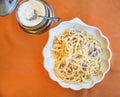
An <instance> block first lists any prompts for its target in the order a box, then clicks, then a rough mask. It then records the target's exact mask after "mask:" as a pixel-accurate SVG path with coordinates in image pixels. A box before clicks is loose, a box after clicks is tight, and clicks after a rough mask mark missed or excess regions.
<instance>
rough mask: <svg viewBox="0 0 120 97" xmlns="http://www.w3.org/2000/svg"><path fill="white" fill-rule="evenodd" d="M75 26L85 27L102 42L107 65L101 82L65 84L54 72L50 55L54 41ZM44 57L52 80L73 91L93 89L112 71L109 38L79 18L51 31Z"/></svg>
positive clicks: (95, 80)
mask: <svg viewBox="0 0 120 97" xmlns="http://www.w3.org/2000/svg"><path fill="white" fill-rule="evenodd" d="M74 25H80V26H82V27H84V28H85V29H86V30H87V32H88V33H89V34H92V35H94V36H95V37H96V38H97V39H98V40H99V41H101V42H102V48H103V52H104V56H103V59H104V64H105V66H106V68H104V67H103V68H104V69H103V70H104V73H103V76H102V77H101V78H100V79H99V80H97V79H94V80H93V82H92V83H88V84H84V83H83V84H79V85H75V84H66V83H65V82H63V81H61V80H60V79H58V78H57V77H56V76H55V74H54V71H53V64H54V63H53V58H52V56H51V53H50V50H51V48H52V44H53V40H54V38H55V36H57V35H59V34H60V33H61V32H63V31H64V30H65V29H67V28H71V27H73V26H74ZM43 56H44V67H45V69H46V70H47V71H48V73H49V76H50V78H51V79H52V80H54V81H56V82H58V83H59V85H60V86H62V87H64V88H71V89H73V90H80V89H83V88H84V89H88V88H91V87H93V86H94V85H95V84H96V83H98V82H100V81H102V80H103V78H104V76H105V74H106V73H107V72H108V71H109V69H110V60H111V57H112V52H111V50H110V42H109V40H108V38H107V37H105V36H104V35H103V34H102V32H101V31H100V29H98V28H97V27H94V26H90V25H87V24H85V23H84V22H82V21H81V20H80V19H79V18H74V19H72V20H70V21H65V22H62V23H60V24H59V25H58V26H57V27H55V28H52V29H51V30H50V31H49V40H48V42H47V44H46V46H45V48H44V49H43Z"/></svg>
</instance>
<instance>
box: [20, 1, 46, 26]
mask: <svg viewBox="0 0 120 97" xmlns="http://www.w3.org/2000/svg"><path fill="white" fill-rule="evenodd" d="M34 10H36V13H37V15H42V16H44V15H45V7H44V5H43V4H42V3H41V2H40V1H37V0H29V1H27V2H24V3H22V4H21V5H20V6H19V8H18V18H19V20H20V22H21V23H22V24H23V25H25V26H29V27H32V26H35V25H37V24H39V23H40V22H41V21H42V20H43V18H40V17H36V18H35V19H33V20H29V18H31V17H33V15H34Z"/></svg>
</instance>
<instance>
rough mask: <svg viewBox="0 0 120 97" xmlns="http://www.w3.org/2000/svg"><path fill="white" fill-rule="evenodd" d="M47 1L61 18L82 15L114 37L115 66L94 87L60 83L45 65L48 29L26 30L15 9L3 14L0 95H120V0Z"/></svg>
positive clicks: (1, 19)
mask: <svg viewBox="0 0 120 97" xmlns="http://www.w3.org/2000/svg"><path fill="white" fill-rule="evenodd" d="M46 1H47V2H48V3H49V4H51V5H52V7H53V9H54V11H55V15H56V16H59V17H60V18H61V21H64V20H70V19H72V18H74V17H79V18H80V19H82V20H83V21H84V22H85V23H87V24H89V25H94V26H97V27H99V28H100V29H101V30H102V32H103V34H104V35H106V36H107V37H108V38H109V40H110V47H111V50H112V53H113V57H112V61H111V69H110V71H109V72H108V73H107V75H106V76H105V78H104V80H103V81H102V82H100V83H99V84H96V85H95V86H94V87H93V88H91V89H83V90H79V91H73V90H71V89H64V88H62V87H60V86H59V85H58V84H57V83H56V82H54V81H52V80H51V79H50V77H49V76H48V73H47V71H46V70H45V69H44V67H43V60H44V59H43V56H42V50H43V48H44V46H45V44H46V42H47V40H48V31H46V32H45V33H43V34H40V35H30V34H28V33H26V32H24V31H23V30H22V29H21V28H20V27H19V25H18V23H17V21H16V17H15V12H12V14H10V15H8V16H6V17H0V97H120V84H119V82H120V19H119V18H120V0H46ZM56 25H58V23H54V24H53V25H52V26H51V27H54V26H56Z"/></svg>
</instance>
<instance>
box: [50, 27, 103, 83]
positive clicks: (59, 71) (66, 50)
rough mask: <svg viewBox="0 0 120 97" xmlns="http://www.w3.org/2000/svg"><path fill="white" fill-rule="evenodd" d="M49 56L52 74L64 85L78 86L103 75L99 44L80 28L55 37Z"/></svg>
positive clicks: (67, 30) (93, 37)
mask: <svg viewBox="0 0 120 97" xmlns="http://www.w3.org/2000/svg"><path fill="white" fill-rule="evenodd" d="M51 55H52V57H53V59H54V73H55V75H56V77H57V78H59V79H60V80H62V81H63V82H65V83H73V84H80V83H82V82H88V81H90V80H92V78H93V76H99V75H100V74H103V73H102V71H101V70H100V68H101V65H102V63H101V61H102V48H101V43H100V42H99V41H98V40H97V39H96V38H95V36H93V35H91V34H88V32H87V31H86V30H85V29H83V28H82V27H79V28H78V27H77V28H76V27H73V28H68V29H66V30H65V31H64V32H62V33H60V34H59V35H58V36H56V37H55V40H54V42H53V45H52V48H51Z"/></svg>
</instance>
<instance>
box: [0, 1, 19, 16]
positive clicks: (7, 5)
mask: <svg viewBox="0 0 120 97" xmlns="http://www.w3.org/2000/svg"><path fill="white" fill-rule="evenodd" d="M16 5H17V0H0V16H6V15H8V14H10V13H11V12H12V11H13V10H14V9H15V7H16Z"/></svg>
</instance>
